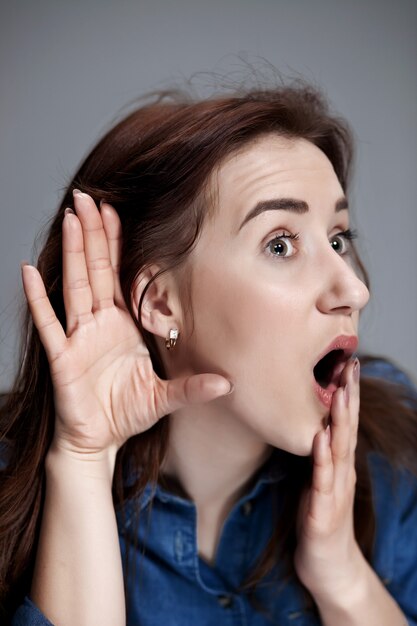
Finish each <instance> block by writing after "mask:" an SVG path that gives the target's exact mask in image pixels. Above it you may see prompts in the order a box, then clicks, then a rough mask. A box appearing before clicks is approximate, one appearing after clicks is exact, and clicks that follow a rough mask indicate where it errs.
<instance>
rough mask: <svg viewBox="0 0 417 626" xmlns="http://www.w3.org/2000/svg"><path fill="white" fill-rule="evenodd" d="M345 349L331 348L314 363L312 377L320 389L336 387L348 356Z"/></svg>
mask: <svg viewBox="0 0 417 626" xmlns="http://www.w3.org/2000/svg"><path fill="white" fill-rule="evenodd" d="M350 356H351V355H350V354H349V352H348V351H347V350H342V349H338V350H331V351H330V352H329V353H328V354H326V355H325V356H324V357H323V358H322V359H320V361H319V362H318V363H317V364H316V365H315V367H314V369H313V374H314V378H315V379H316V382H317V383H318V384H319V385H320V387H322V389H330V390H331V391H333V390H335V389H337V387H338V386H339V383H340V378H341V375H342V372H343V370H344V368H345V365H346V362H347V361H348V360H349V358H350Z"/></svg>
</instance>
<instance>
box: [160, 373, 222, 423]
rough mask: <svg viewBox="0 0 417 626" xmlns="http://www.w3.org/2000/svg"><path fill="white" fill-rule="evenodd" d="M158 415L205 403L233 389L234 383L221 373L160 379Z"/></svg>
mask: <svg viewBox="0 0 417 626" xmlns="http://www.w3.org/2000/svg"><path fill="white" fill-rule="evenodd" d="M159 383H160V385H159V389H158V390H157V394H158V396H159V397H158V402H157V406H158V414H159V416H158V417H162V416H163V415H167V414H168V413H171V412H172V411H176V410H177V409H181V408H182V407H184V406H187V405H188V404H203V403H205V402H210V400H214V399H215V398H218V397H219V396H224V395H227V394H228V393H231V391H232V390H233V384H232V383H230V382H229V381H228V380H227V378H224V377H223V376H220V375H219V374H193V375H192V376H184V377H183V378H175V379H174V380H161V379H160V380H159Z"/></svg>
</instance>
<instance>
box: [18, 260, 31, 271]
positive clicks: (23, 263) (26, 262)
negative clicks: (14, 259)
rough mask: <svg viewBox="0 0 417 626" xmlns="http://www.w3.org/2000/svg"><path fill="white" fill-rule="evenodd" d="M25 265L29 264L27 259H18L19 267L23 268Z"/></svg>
mask: <svg viewBox="0 0 417 626" xmlns="http://www.w3.org/2000/svg"><path fill="white" fill-rule="evenodd" d="M25 265H30V263H29V261H20V269H23V268H24V267H25Z"/></svg>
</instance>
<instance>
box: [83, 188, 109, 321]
mask: <svg viewBox="0 0 417 626" xmlns="http://www.w3.org/2000/svg"><path fill="white" fill-rule="evenodd" d="M74 205H75V210H76V213H77V216H78V218H79V220H80V222H81V226H82V229H83V238H84V251H85V259H86V264H87V271H88V278H89V281H90V286H91V291H92V295H93V308H92V310H93V312H94V311H97V310H100V309H105V308H108V307H111V306H114V299H113V298H114V282H113V270H112V266H111V263H110V253H109V246H108V243H107V237H106V233H105V232H104V227H103V221H102V219H101V215H100V213H99V211H98V209H97V207H96V205H95V202H94V201H93V199H92V198H91V197H90V196H89V195H87V194H85V193H81V192H74Z"/></svg>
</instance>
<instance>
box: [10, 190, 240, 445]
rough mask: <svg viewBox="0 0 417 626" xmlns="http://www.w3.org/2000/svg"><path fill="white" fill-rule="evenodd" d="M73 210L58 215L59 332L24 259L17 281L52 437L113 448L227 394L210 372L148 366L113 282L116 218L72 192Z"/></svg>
mask: <svg viewBox="0 0 417 626" xmlns="http://www.w3.org/2000/svg"><path fill="white" fill-rule="evenodd" d="M74 204H75V208H76V210H77V215H75V214H74V213H73V212H72V211H70V210H69V212H66V215H65V217H64V220H63V235H62V242H63V246H62V247H63V295H64V303H65V312H66V320H67V328H66V332H64V329H63V328H62V326H61V324H60V323H59V321H58V319H57V317H56V315H55V312H54V310H53V308H52V306H51V303H50V301H49V299H48V297H47V295H46V291H45V286H44V283H43V281H42V278H41V276H40V274H39V272H38V270H37V269H36V268H34V267H32V266H30V265H26V266H25V267H24V268H23V270H22V279H23V286H24V290H25V295H26V298H27V300H28V304H29V308H30V311H31V314H32V318H33V321H34V324H35V326H36V328H37V330H38V332H39V335H40V339H41V341H42V344H43V346H44V348H45V351H46V354H47V357H48V362H49V366H50V372H51V378H52V383H53V387H54V403H55V412H56V424H55V434H54V441H55V444H57V445H58V447H59V446H61V447H62V446H63V447H65V448H68V447H69V448H70V449H71V450H72V451H76V452H81V453H86V452H97V451H102V450H105V449H107V448H110V447H114V446H116V447H117V448H118V447H120V446H121V445H122V444H123V443H124V442H125V441H126V440H127V439H128V438H129V437H131V436H133V435H135V434H139V433H141V432H143V431H145V430H147V429H149V428H150V427H151V426H153V425H154V424H155V423H156V422H157V421H158V420H159V419H160V418H161V417H162V416H164V415H167V414H168V413H170V412H172V411H174V410H176V409H178V408H180V407H182V406H184V405H185V404H189V403H198V402H207V401H209V400H212V399H214V398H215V397H217V396H219V395H223V394H225V393H228V391H229V389H230V384H229V382H228V381H227V380H226V379H224V378H223V377H222V376H220V375H217V374H198V375H192V376H186V377H183V378H178V379H175V380H170V381H165V380H162V379H160V378H158V377H157V376H156V374H155V372H154V371H153V367H152V362H151V359H150V356H149V353H148V350H147V348H146V346H145V344H144V342H143V339H142V337H141V335H140V333H139V330H138V329H137V327H136V324H135V322H134V321H133V319H132V318H131V317H130V314H129V312H128V310H127V308H126V304H125V302H124V300H123V296H122V291H121V287H120V282H119V274H118V268H119V262H120V251H121V232H122V231H121V223H120V219H119V217H118V215H117V213H116V211H115V210H114V209H113V207H111V206H110V205H103V206H102V209H101V212H99V211H98V210H97V207H96V205H95V203H94V202H93V200H92V199H91V198H90V197H89V196H88V195H86V194H81V193H78V194H74Z"/></svg>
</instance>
